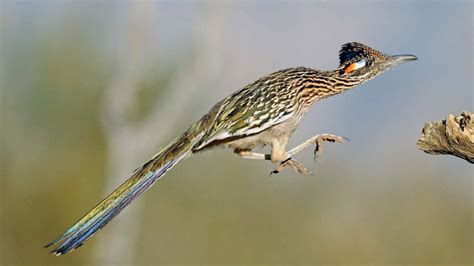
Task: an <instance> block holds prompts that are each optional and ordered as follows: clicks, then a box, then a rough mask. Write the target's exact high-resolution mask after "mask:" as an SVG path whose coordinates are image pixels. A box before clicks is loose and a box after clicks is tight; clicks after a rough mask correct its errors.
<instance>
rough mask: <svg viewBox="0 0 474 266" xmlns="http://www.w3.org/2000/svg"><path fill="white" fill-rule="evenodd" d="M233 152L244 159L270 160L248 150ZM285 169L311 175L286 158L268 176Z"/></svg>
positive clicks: (261, 154)
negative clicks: (288, 168)
mask: <svg viewBox="0 0 474 266" xmlns="http://www.w3.org/2000/svg"><path fill="white" fill-rule="evenodd" d="M234 152H235V153H236V154H238V155H239V156H240V157H242V158H244V159H252V160H269V161H270V160H272V155H271V154H265V153H257V152H252V151H250V150H239V149H235V150H234ZM285 167H290V168H291V169H292V170H293V171H294V172H295V173H298V174H306V175H311V171H309V170H308V169H306V168H305V167H304V166H303V165H302V164H300V163H299V162H297V161H296V160H295V159H292V158H291V157H288V158H287V159H285V160H283V161H282V162H280V165H278V166H277V168H276V169H275V170H273V171H272V172H270V174H277V173H279V172H280V171H281V170H283V168H285Z"/></svg>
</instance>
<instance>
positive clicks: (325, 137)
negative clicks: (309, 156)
mask: <svg viewBox="0 0 474 266" xmlns="http://www.w3.org/2000/svg"><path fill="white" fill-rule="evenodd" d="M325 141H329V142H345V141H349V139H348V138H345V137H340V136H336V135H333V134H321V135H319V136H317V137H316V138H315V139H314V143H315V144H316V148H315V149H314V160H316V159H317V158H318V157H320V156H321V154H322V153H323V142H325Z"/></svg>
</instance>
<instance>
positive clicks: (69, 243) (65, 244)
mask: <svg viewBox="0 0 474 266" xmlns="http://www.w3.org/2000/svg"><path fill="white" fill-rule="evenodd" d="M192 129H193V127H191V128H190V130H188V131H186V132H185V133H184V134H183V135H182V136H181V137H180V138H178V139H177V140H176V141H175V142H173V143H172V144H171V145H169V146H168V147H166V148H165V149H163V150H162V151H160V152H159V153H158V154H156V155H155V156H154V157H153V158H152V159H150V160H149V161H148V162H147V163H145V164H144V165H143V166H142V167H140V168H139V169H137V170H136V171H135V172H134V174H133V175H132V176H131V177H130V178H129V179H128V180H127V181H125V182H124V183H123V184H122V185H120V186H119V187H118V188H117V189H116V190H114V191H113V192H112V193H111V194H110V195H108V196H107V197H106V198H105V199H103V200H102V201H101V202H100V203H99V204H98V205H97V206H96V207H94V208H93V209H92V210H91V211H89V212H88V213H87V214H86V215H84V217H82V218H81V219H80V220H79V221H77V222H76V223H75V224H74V225H73V226H72V227H70V228H69V229H68V230H66V232H64V233H63V234H62V235H60V236H59V237H58V238H56V239H55V240H53V241H51V242H50V243H49V244H47V245H46V246H45V248H48V247H51V246H54V245H56V244H58V243H59V244H58V246H57V247H56V248H54V249H53V250H52V251H51V253H52V254H55V255H57V256H59V255H62V254H65V253H67V252H69V251H72V250H74V249H76V248H78V247H80V246H82V245H83V244H84V242H86V241H87V240H88V239H89V238H90V237H92V236H93V235H94V234H95V233H96V232H97V231H99V230H100V229H102V228H103V227H104V226H105V225H106V224H107V223H108V222H110V220H112V219H113V218H114V217H115V216H117V215H118V214H119V213H120V212H121V211H122V210H123V209H124V208H125V207H126V206H127V205H128V204H130V203H131V202H132V201H133V200H134V199H136V198H137V197H138V196H140V195H141V194H142V193H143V192H144V191H145V190H146V189H148V188H149V187H150V186H152V185H153V184H154V183H155V182H156V181H157V180H158V179H160V178H161V177H162V176H164V175H165V173H166V172H167V171H168V170H169V169H171V168H172V167H173V166H174V165H175V164H177V163H178V162H179V161H180V160H182V159H183V158H185V157H186V156H187V155H188V154H190V152H191V147H192V145H193V144H194V140H195V139H196V138H195V134H193V133H194V130H192Z"/></svg>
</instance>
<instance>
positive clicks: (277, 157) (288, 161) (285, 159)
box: [270, 136, 312, 175]
mask: <svg viewBox="0 0 474 266" xmlns="http://www.w3.org/2000/svg"><path fill="white" fill-rule="evenodd" d="M287 142H288V136H284V137H282V138H275V139H274V140H273V141H272V154H271V160H272V162H273V163H276V162H280V164H279V165H278V166H277V167H276V168H275V170H273V171H272V172H271V173H270V174H278V173H279V172H280V171H281V170H282V169H283V168H285V167H290V168H291V169H292V170H293V171H294V172H295V173H298V174H306V175H312V173H311V171H309V170H308V169H306V168H305V167H304V166H303V165H302V164H300V163H299V162H297V161H296V160H295V159H293V158H291V156H292V154H288V153H287V152H286V143H287Z"/></svg>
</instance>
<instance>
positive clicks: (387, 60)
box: [338, 42, 417, 82]
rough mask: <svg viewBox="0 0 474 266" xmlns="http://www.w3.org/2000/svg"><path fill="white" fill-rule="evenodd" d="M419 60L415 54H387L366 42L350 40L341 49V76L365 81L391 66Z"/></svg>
mask: <svg viewBox="0 0 474 266" xmlns="http://www.w3.org/2000/svg"><path fill="white" fill-rule="evenodd" d="M413 60H417V57H416V56H414V55H409V54H404V55H386V54H383V53H381V52H379V51H377V50H375V49H372V48H370V47H368V46H366V45H364V44H361V43H357V42H350V43H346V44H344V45H342V47H341V50H340V51H339V61H340V65H339V68H338V72H339V75H340V76H341V77H347V78H355V79H358V80H359V81H361V82H363V81H366V80H369V79H372V78H374V77H376V76H378V75H380V74H382V73H383V72H385V71H387V70H389V69H390V68H392V67H394V66H396V65H398V64H401V63H405V62H409V61H413Z"/></svg>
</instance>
